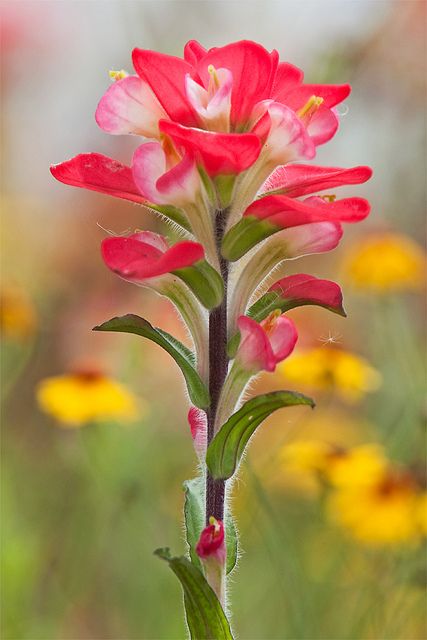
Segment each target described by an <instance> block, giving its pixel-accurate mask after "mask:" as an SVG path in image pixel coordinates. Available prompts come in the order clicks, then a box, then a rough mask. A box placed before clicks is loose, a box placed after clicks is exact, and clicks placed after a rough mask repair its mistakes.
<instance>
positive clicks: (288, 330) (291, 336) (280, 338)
mask: <svg viewBox="0 0 427 640" xmlns="http://www.w3.org/2000/svg"><path fill="white" fill-rule="evenodd" d="M261 326H262V323H261ZM268 339H269V341H270V345H271V349H272V351H273V354H274V358H275V361H276V362H275V364H277V363H278V362H281V361H282V360H284V359H285V358H287V357H288V356H289V355H290V354H291V353H292V351H293V350H294V347H295V345H296V342H297V340H298V333H297V330H296V327H295V325H294V323H293V322H292V320H291V319H290V318H286V316H284V315H282V316H280V318H277V320H276V321H275V322H274V326H273V328H272V329H271V330H270V331H269V333H268Z"/></svg>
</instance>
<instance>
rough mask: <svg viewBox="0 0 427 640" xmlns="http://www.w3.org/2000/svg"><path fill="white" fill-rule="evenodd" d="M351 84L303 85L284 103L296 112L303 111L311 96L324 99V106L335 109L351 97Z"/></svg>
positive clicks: (292, 92)
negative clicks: (302, 108)
mask: <svg viewBox="0 0 427 640" xmlns="http://www.w3.org/2000/svg"><path fill="white" fill-rule="evenodd" d="M350 91H351V87H350V85H349V84H301V85H299V86H297V87H295V88H294V89H293V90H292V91H291V92H290V93H289V94H288V95H287V96H286V100H285V101H284V102H285V104H287V105H289V106H290V107H292V108H293V109H295V110H298V109H301V107H303V106H304V105H305V104H306V102H307V100H309V99H310V98H311V96H318V97H319V98H323V103H322V104H323V106H325V107H329V108H331V107H334V106H335V105H337V104H339V103H340V102H342V101H343V100H345V99H346V98H347V97H348V96H349V95H350Z"/></svg>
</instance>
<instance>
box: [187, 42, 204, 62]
mask: <svg viewBox="0 0 427 640" xmlns="http://www.w3.org/2000/svg"><path fill="white" fill-rule="evenodd" d="M206 54H207V49H205V48H204V47H202V45H201V44H200V42H197V40H190V41H189V42H187V44H186V45H185V47H184V60H185V61H186V62H188V64H191V65H192V66H193V67H195V66H196V65H197V63H198V62H199V60H201V59H202V58H203V57H204V56H205V55H206Z"/></svg>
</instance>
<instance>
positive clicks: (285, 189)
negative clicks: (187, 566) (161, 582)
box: [51, 40, 371, 604]
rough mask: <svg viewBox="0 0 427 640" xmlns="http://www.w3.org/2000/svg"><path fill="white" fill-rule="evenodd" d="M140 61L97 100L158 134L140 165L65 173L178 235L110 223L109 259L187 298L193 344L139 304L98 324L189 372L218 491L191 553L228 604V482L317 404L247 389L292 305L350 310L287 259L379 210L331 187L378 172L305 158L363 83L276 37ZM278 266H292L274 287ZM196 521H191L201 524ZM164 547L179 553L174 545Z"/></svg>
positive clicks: (114, 128) (80, 159)
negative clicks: (265, 441)
mask: <svg viewBox="0 0 427 640" xmlns="http://www.w3.org/2000/svg"><path fill="white" fill-rule="evenodd" d="M132 60H133V65H134V69H135V74H131V75H128V74H127V73H126V72H125V71H118V72H111V74H110V75H111V77H112V80H113V84H112V85H111V86H110V87H109V89H108V90H107V91H106V93H105V94H104V96H103V97H102V98H101V100H100V102H99V104H98V108H97V110H96V121H97V123H98V125H99V126H100V127H101V129H103V130H104V131H106V132H107V133H110V134H113V135H123V134H125V135H126V134H132V135H136V136H140V137H142V138H144V139H145V141H142V144H141V145H140V146H139V147H138V148H137V149H136V151H135V153H134V155H133V158H132V161H131V163H130V166H127V165H124V164H122V163H120V162H118V161H117V160H115V159H112V158H109V157H106V156H104V155H101V154H99V153H86V154H80V155H78V156H76V157H75V158H73V159H72V160H69V161H67V162H64V163H62V164H59V165H56V166H53V167H52V169H51V171H52V174H53V175H54V177H55V178H57V179H58V180H59V181H61V182H64V183H66V184H69V185H72V186H77V187H83V188H86V189H90V190H94V191H98V192H101V193H104V194H109V195H112V196H115V197H118V198H123V199H126V200H129V201H131V202H134V203H138V204H140V205H143V206H144V207H145V208H146V209H148V210H150V211H152V212H154V213H157V214H158V215H160V216H161V218H162V219H163V220H165V221H167V222H169V223H171V224H172V225H173V227H174V229H175V231H176V232H177V233H178V235H179V236H180V240H179V241H178V242H176V243H175V244H173V245H172V246H170V244H169V242H168V240H167V239H166V238H165V237H163V236H161V235H159V234H157V233H153V232H148V231H137V232H135V233H133V234H132V235H130V236H128V237H108V238H106V239H105V240H104V241H103V243H102V258H103V260H104V262H105V263H106V265H107V267H109V268H110V269H111V270H112V271H114V272H115V273H116V274H117V275H119V276H120V277H122V278H124V279H125V280H127V281H130V282H132V283H135V284H137V285H140V286H145V287H150V288H152V289H154V290H155V291H157V292H158V293H159V294H160V295H164V296H166V297H168V298H169V299H170V300H171V301H172V302H173V303H174V305H175V306H176V308H177V309H178V311H179V312H180V314H181V316H182V318H183V320H184V322H185V324H186V325H187V327H188V329H189V332H190V334H191V336H192V340H193V344H194V353H193V352H189V350H188V349H186V348H185V347H184V346H183V345H182V344H180V343H178V341H177V340H176V339H175V338H173V337H172V336H169V335H168V334H166V333H165V332H164V331H162V330H161V329H157V328H154V327H152V326H151V325H150V323H148V322H147V321H146V320H144V319H143V318H139V317H138V316H133V315H128V316H124V317H122V318H115V319H113V320H111V321H109V322H108V323H104V325H101V326H99V327H97V328H96V329H97V330H113V331H126V332H131V333H136V334H138V335H141V336H143V337H146V338H148V339H151V340H153V341H154V342H156V343H157V344H159V345H160V346H162V347H163V348H164V349H166V350H167V351H168V352H169V353H170V354H171V355H172V357H173V358H174V359H175V361H176V362H177V363H178V365H179V366H180V367H181V369H182V371H183V374H184V377H185V379H186V383H187V388H188V391H189V395H190V397H191V400H192V402H193V404H194V405H196V408H193V409H191V410H190V413H189V422H190V426H191V430H192V435H193V439H194V444H195V448H196V451H197V454H198V456H199V460H200V463H201V465H200V466H201V473H202V476H206V491H205V493H203V495H199V496H198V497H197V500H196V503H197V504H200V502H204V500H206V510H205V513H203V515H202V519H203V521H204V522H205V523H206V524H207V527H206V528H205V529H200V530H199V531H198V543H197V544H193V543H194V540H193V543H192V542H189V545H190V551H191V554H192V559H193V560H194V559H195V560H196V562H198V563H199V564H200V565H201V566H203V568H204V572H205V576H206V579H207V580H208V582H209V584H210V585H211V587H212V588H213V590H214V591H215V593H216V594H217V596H218V598H219V600H220V601H221V602H222V603H223V604H224V593H225V591H224V579H225V572H226V571H229V570H231V569H230V567H231V566H234V565H233V559H232V557H227V556H229V549H230V550H232V549H233V544H231V543H230V540H228V542H227V544H226V543H225V538H226V537H227V535H228V536H229V537H230V535H231V536H232V531H233V529H232V527H231V526H230V524H229V519H227V516H229V514H227V513H225V514H224V495H225V480H227V479H228V478H230V477H231V475H233V473H234V472H235V470H236V468H237V466H238V462H239V460H240V458H241V455H242V448H243V447H244V446H245V443H246V442H247V441H248V439H249V438H250V435H251V434H252V433H253V430H254V429H256V427H257V426H258V424H260V422H261V421H262V419H264V418H265V417H267V416H268V415H269V414H270V413H271V412H272V411H274V410H276V409H277V408H281V407H283V406H289V405H292V404H307V405H313V402H312V401H311V400H310V399H309V398H306V397H305V396H302V395H301V394H296V393H294V392H287V391H286V392H278V393H277V394H276V395H275V394H272V395H270V396H269V395H268V394H267V395H266V396H265V397H261V396H259V397H257V398H254V399H252V401H248V403H246V404H250V402H252V404H250V407H249V408H246V409H245V406H246V405H244V406H243V407H242V408H241V409H238V407H239V402H240V398H241V396H242V394H243V392H244V390H245V388H246V385H247V384H248V382H249V381H250V379H251V378H252V377H253V376H255V375H257V374H258V373H260V372H262V371H268V372H273V371H274V370H275V368H276V366H277V365H278V363H280V362H281V361H283V360H285V359H286V358H287V357H288V356H289V355H290V354H291V353H292V351H293V349H294V346H295V344H296V341H297V330H296V327H295V325H294V323H293V322H292V320H291V319H290V318H289V317H287V315H286V314H287V312H288V311H289V310H290V309H292V308H294V307H298V306H302V305H317V306H321V307H324V308H326V309H328V310H330V311H332V312H334V313H338V314H340V315H345V312H344V309H343V306H342V295H341V291H340V288H339V287H338V285H337V284H335V283H334V282H330V281H328V280H321V279H319V278H316V277H314V276H311V275H307V274H304V273H300V274H295V275H292V276H289V275H287V274H286V273H282V272H281V271H282V269H283V267H284V264H285V262H286V261H287V260H290V259H294V258H297V257H300V256H303V255H307V254H311V253H323V252H326V251H330V250H332V249H334V248H335V247H336V246H337V245H338V243H339V242H340V239H341V236H342V233H343V229H342V225H343V224H344V223H355V222H359V221H361V220H363V219H364V218H366V216H367V215H368V214H369V210H370V207H369V203H368V202H367V201H366V200H365V199H363V198H359V197H346V198H342V199H336V197H335V194H334V193H331V191H334V190H335V188H336V187H340V186H343V185H355V184H360V183H363V182H365V181H366V180H368V179H369V178H370V176H371V170H370V169H369V168H368V167H364V166H357V167H353V168H350V169H347V168H346V169H343V168H337V167H321V166H311V165H309V164H306V162H307V161H309V160H312V159H313V158H314V157H315V155H316V149H317V147H318V146H319V145H322V144H324V143H326V142H327V141H328V140H330V139H331V138H332V137H333V136H334V134H335V133H336V131H337V129H338V125H339V118H338V114H337V111H336V106H337V105H338V104H339V103H341V102H342V101H343V100H345V99H346V98H347V96H348V95H349V93H350V87H349V85H347V84H343V85H319V84H307V83H304V82H303V73H302V71H301V70H300V69H298V68H296V67H295V66H293V65H292V64H289V63H287V62H280V61H279V55H278V53H277V51H272V52H269V51H267V50H266V49H265V48H264V47H262V46H261V45H259V44H257V43H255V42H251V41H247V40H243V41H240V42H235V43H232V44H229V45H227V46H223V47H215V48H212V49H209V50H206V49H205V48H204V47H202V45H200V44H199V43H198V42H196V41H190V42H188V43H187V45H186V46H185V49H184V56H183V58H178V57H175V56H170V55H164V54H162V53H156V52H153V51H148V50H143V49H135V50H134V51H133V54H132ZM325 192H327V193H326V194H325ZM322 194H323V195H322ZM273 272H275V273H277V275H278V277H279V279H278V280H277V282H274V283H273V284H272V286H271V287H270V288H269V289H268V290H267V291H265V293H264V294H263V295H260V288H261V286H262V285H263V283H264V281H265V280H266V279H267V278H269V276H270V275H271V274H272V273H273ZM264 290H265V288H264ZM252 408H253V411H252ZM236 410H237V411H236ZM239 412H243V413H239ZM236 416H237V417H236ZM233 429H236V430H237V431H235V432H233V433H232V434H231V430H233ZM237 432H238V433H237ZM218 438H219V439H218ZM224 447H226V448H227V447H228V448H229V451H228V453H229V454H230V455H226V454H225V453H224ZM201 479H202V480H204V479H205V477H202V478H201ZM202 484H203V485H204V483H202ZM199 485H200V483H198V485H197V486H199ZM188 500H190V498H188ZM188 508H189V507H188ZM192 522H194V521H193V520H192ZM223 523H224V524H223ZM193 529H194V527H193V525H192V524H191V523H190V524H188V526H187V535H188V536H190V533H191V535H193V533H194V531H193ZM224 529H226V531H225V532H224ZM229 543H230V544H229ZM236 545H237V541H236V540H235V546H236ZM160 555H161V557H163V558H165V559H168V560H170V559H169V556H168V555H167V554H166V553H165V552H164V550H160ZM235 556H236V557H237V553H235ZM234 562H235V561H234Z"/></svg>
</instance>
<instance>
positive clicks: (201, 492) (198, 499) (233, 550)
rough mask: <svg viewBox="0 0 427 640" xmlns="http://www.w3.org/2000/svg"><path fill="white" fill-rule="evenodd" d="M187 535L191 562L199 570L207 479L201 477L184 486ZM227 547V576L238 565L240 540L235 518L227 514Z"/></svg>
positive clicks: (187, 481)
mask: <svg viewBox="0 0 427 640" xmlns="http://www.w3.org/2000/svg"><path fill="white" fill-rule="evenodd" d="M183 488H184V494H185V501H184V518H185V535H186V540H187V545H188V551H189V554H190V558H191V562H192V563H193V564H195V565H196V567H198V568H199V569H201V568H202V565H201V563H200V558H199V556H198V555H197V553H196V544H197V543H198V541H199V538H200V534H201V532H202V531H203V529H204V528H205V518H204V506H205V478H203V477H201V476H199V477H198V478H193V479H192V480H186V481H185V482H184V484H183ZM225 546H226V548H227V566H226V573H227V575H228V574H229V573H231V571H232V570H233V569H234V567H235V566H236V563H237V558H238V540H237V531H236V526H235V524H234V520H233V516H232V515H231V514H230V513H229V512H227V514H226V516H225Z"/></svg>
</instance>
